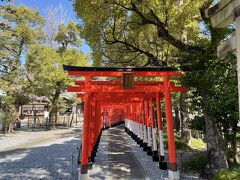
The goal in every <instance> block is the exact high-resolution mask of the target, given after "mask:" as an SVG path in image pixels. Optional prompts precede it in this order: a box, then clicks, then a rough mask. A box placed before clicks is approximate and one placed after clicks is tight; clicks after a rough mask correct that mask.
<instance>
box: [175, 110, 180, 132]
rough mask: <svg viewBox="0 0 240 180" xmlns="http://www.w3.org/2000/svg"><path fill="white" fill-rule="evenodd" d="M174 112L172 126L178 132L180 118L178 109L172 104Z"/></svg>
mask: <svg viewBox="0 0 240 180" xmlns="http://www.w3.org/2000/svg"><path fill="white" fill-rule="evenodd" d="M174 113H175V117H174V122H175V123H174V127H175V129H176V131H177V132H179V131H180V118H179V109H178V107H177V106H174Z"/></svg>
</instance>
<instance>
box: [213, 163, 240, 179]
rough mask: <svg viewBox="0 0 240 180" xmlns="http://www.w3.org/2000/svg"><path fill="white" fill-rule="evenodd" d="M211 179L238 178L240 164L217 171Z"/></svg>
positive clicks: (239, 176) (239, 175) (239, 177)
mask: <svg viewBox="0 0 240 180" xmlns="http://www.w3.org/2000/svg"><path fill="white" fill-rule="evenodd" d="M213 180H240V166H238V167H235V168H232V169H230V170H221V171H219V172H218V173H217V174H215V175H214V177H213Z"/></svg>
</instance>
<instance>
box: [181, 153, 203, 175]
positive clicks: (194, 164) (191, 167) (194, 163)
mask: <svg viewBox="0 0 240 180" xmlns="http://www.w3.org/2000/svg"><path fill="white" fill-rule="evenodd" d="M206 165H207V155H206V154H205V153H201V154H198V155H196V156H194V157H192V158H191V159H189V160H188V161H185V162H184V163H183V169H184V170H185V171H194V172H201V170H203V169H204V167H205V166H206Z"/></svg>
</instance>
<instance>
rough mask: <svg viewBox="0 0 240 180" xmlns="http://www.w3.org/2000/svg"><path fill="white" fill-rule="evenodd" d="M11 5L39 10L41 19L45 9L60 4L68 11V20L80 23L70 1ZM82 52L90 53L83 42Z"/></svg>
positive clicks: (44, 0)
mask: <svg viewBox="0 0 240 180" xmlns="http://www.w3.org/2000/svg"><path fill="white" fill-rule="evenodd" d="M13 3H14V4H16V5H19V4H24V5H26V6H28V7H32V8H37V9H39V11H40V14H41V15H42V16H43V17H45V16H46V14H45V12H46V9H48V8H50V7H57V6H59V5H60V4H62V6H63V7H64V8H65V9H66V10H67V11H68V13H69V16H70V19H71V20H73V21H75V22H76V23H78V24H79V23H80V20H79V19H77V17H76V14H75V11H74V10H73V7H72V3H71V2H70V0H15V1H14V2H13ZM82 51H83V52H84V53H89V52H91V50H90V48H89V46H88V45H87V44H86V43H85V41H83V45H82Z"/></svg>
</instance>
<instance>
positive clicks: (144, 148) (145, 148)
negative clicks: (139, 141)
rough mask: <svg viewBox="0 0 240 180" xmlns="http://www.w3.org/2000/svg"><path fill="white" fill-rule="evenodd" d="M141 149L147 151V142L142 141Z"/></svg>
mask: <svg viewBox="0 0 240 180" xmlns="http://www.w3.org/2000/svg"><path fill="white" fill-rule="evenodd" d="M143 151H147V143H145V142H144V143H143Z"/></svg>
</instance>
